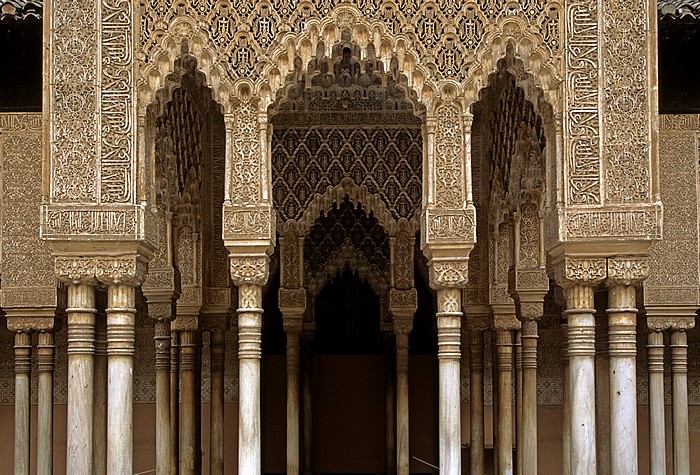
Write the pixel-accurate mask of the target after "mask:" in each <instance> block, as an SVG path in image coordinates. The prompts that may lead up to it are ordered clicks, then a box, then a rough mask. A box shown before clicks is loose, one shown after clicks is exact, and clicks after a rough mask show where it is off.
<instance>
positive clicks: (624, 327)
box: [608, 285, 638, 475]
mask: <svg viewBox="0 0 700 475" xmlns="http://www.w3.org/2000/svg"><path fill="white" fill-rule="evenodd" d="M636 328H637V309H636V303H635V289H634V287H632V286H630V285H614V286H612V287H610V288H608V353H609V358H610V369H609V375H610V469H611V473H613V474H615V475H622V474H630V475H632V474H636V473H637V470H638V460H637V452H638V451H637V347H636Z"/></svg>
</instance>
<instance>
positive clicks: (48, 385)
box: [36, 330, 56, 475]
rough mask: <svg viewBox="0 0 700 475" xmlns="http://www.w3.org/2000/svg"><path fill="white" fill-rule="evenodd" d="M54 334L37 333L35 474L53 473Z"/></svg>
mask: <svg viewBox="0 0 700 475" xmlns="http://www.w3.org/2000/svg"><path fill="white" fill-rule="evenodd" d="M55 348H56V347H55V345H54V334H53V331H51V330H45V331H41V332H39V337H38V342H37V349H36V350H37V351H36V363H37V373H38V375H37V377H38V379H39V381H38V388H37V393H38V394H37V415H38V418H37V419H38V420H37V446H36V453H37V455H36V473H37V475H51V474H52V473H53V373H54V355H55Z"/></svg>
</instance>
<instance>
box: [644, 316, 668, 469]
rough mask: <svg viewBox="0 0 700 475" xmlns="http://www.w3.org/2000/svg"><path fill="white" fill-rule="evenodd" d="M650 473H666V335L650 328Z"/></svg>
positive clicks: (648, 350) (648, 348)
mask: <svg viewBox="0 0 700 475" xmlns="http://www.w3.org/2000/svg"><path fill="white" fill-rule="evenodd" d="M647 364H648V370H649V471H650V473H653V474H655V475H656V474H658V475H665V473H666V423H665V415H664V411H665V408H664V334H663V332H662V331H661V330H656V329H652V328H649V335H648V343H647Z"/></svg>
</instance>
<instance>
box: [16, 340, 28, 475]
mask: <svg viewBox="0 0 700 475" xmlns="http://www.w3.org/2000/svg"><path fill="white" fill-rule="evenodd" d="M14 349H15V464H14V465H15V466H14V473H15V474H17V475H29V440H30V436H29V433H30V432H29V431H30V426H29V407H30V404H31V399H30V394H29V393H30V387H31V384H30V378H31V373H32V336H31V333H30V332H29V331H18V332H15V346H14Z"/></svg>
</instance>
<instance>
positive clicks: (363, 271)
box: [305, 241, 389, 300]
mask: <svg viewBox="0 0 700 475" xmlns="http://www.w3.org/2000/svg"><path fill="white" fill-rule="evenodd" d="M346 268H349V269H350V270H351V271H353V272H357V275H359V276H360V277H361V278H362V279H363V280H364V281H365V282H367V283H368V284H369V285H370V286H371V287H372V290H374V292H375V293H376V294H377V295H378V296H379V297H381V296H383V295H384V294H386V292H387V290H388V289H389V282H388V279H387V278H386V276H385V275H384V274H383V273H382V272H380V271H379V270H378V269H377V268H376V266H374V265H372V264H370V263H369V261H367V258H366V257H365V256H364V255H363V254H362V253H361V252H360V251H358V250H357V249H356V248H355V246H353V245H352V244H351V243H350V242H349V241H345V242H344V243H343V245H342V246H340V247H339V248H338V249H337V250H336V251H334V252H333V253H331V257H330V258H329V259H328V262H327V263H326V266H325V267H324V268H323V270H322V271H319V272H316V273H313V274H307V275H306V279H305V286H306V287H307V288H308V289H309V292H310V293H311V295H312V296H314V297H316V296H317V295H318V294H319V293H320V292H321V290H322V289H323V287H324V286H325V285H326V284H327V283H328V282H330V281H331V280H333V278H334V277H335V276H336V274H337V273H338V272H343V270H345V269H346ZM380 300H381V299H380Z"/></svg>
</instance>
